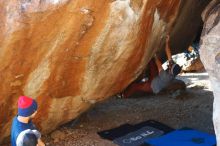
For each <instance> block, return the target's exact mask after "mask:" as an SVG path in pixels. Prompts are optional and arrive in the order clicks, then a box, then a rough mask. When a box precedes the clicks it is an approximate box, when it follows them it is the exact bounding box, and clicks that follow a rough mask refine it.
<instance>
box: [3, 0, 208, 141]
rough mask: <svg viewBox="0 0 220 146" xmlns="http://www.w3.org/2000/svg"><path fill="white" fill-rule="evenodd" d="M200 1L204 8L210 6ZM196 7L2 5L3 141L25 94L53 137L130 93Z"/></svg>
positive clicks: (74, 1)
mask: <svg viewBox="0 0 220 146" xmlns="http://www.w3.org/2000/svg"><path fill="white" fill-rule="evenodd" d="M195 1H198V2H199V4H201V3H202V4H201V5H200V8H203V7H204V5H206V3H207V1H205V2H201V1H200V0H195ZM191 2H192V1H191ZM185 4H187V5H185ZM180 6H181V9H180ZM193 6H195V3H194V1H193V2H192V4H191V5H190V1H187V3H186V1H180V0H169V1H167V0H90V1H88V0H43V1H42V0H1V1H0V19H1V21H0V31H1V33H0V83H1V84H0V113H1V114H0V142H2V140H3V139H4V138H6V137H7V136H9V134H10V125H11V120H12V118H13V116H15V115H16V113H17V99H18V97H19V95H27V96H31V97H33V98H35V99H36V100H37V101H38V103H39V111H38V115H37V117H36V119H35V121H34V122H35V123H36V124H37V126H38V127H39V128H40V129H41V130H42V131H43V132H50V131H51V130H53V129H54V128H56V127H57V126H59V125H61V124H63V123H65V122H68V121H70V120H72V119H74V118H76V117H77V116H78V115H79V114H81V113H82V112H84V111H86V110H87V109H88V108H89V107H91V105H93V104H94V103H96V102H98V101H101V100H104V99H106V98H107V97H109V96H111V95H113V94H115V93H117V92H119V91H121V90H122V89H124V88H125V87H126V86H127V85H128V84H129V83H130V82H131V81H133V80H134V79H135V78H136V77H137V76H138V75H139V74H140V73H141V71H142V70H143V68H144V67H145V66H146V64H147V63H148V61H149V60H150V59H151V57H152V56H153V55H154V53H155V52H156V51H157V50H159V49H160V48H163V44H164V43H163V42H164V41H163V40H164V37H165V35H166V34H167V31H170V30H172V29H171V28H172V27H174V26H178V28H179V27H181V25H184V21H183V23H180V24H179V23H177V22H175V20H178V19H180V18H181V17H183V18H188V17H189V15H190V18H191V15H192V16H194V17H198V15H200V14H195V15H194V14H190V13H184V15H180V14H181V12H182V11H184V12H185V10H190V9H194V7H193ZM192 12H193V11H192ZM177 18H178V19H177ZM186 20H187V19H186ZM190 21H191V19H190ZM192 21H193V20H192ZM195 21H196V19H195ZM174 22H175V23H174ZM186 22H187V21H186ZM194 23H196V22H194ZM187 24H188V23H187ZM184 26H185V25H184ZM189 26H190V24H189ZM175 30H178V29H175ZM171 32H172V34H175V32H173V31H171ZM188 33H189V31H187V35H188ZM190 33H191V35H194V34H193V33H194V32H193V30H192V31H190ZM177 34H178V35H182V37H183V38H184V32H182V33H177ZM172 36H174V35H172ZM187 40H188V42H190V41H192V38H190V37H187ZM187 47H188V46H187Z"/></svg>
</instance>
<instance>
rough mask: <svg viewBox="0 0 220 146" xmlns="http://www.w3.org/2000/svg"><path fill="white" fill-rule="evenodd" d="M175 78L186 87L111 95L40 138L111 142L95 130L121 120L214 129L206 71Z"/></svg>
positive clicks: (79, 145)
mask: <svg viewBox="0 0 220 146" xmlns="http://www.w3.org/2000/svg"><path fill="white" fill-rule="evenodd" d="M179 78H180V79H182V80H184V81H185V83H186V84H187V90H186V91H177V92H175V93H162V94H160V95H143V94H142V95H141V94H139V95H135V96H134V97H132V98H129V99H118V98H116V97H112V98H111V99H109V100H108V101H105V102H102V103H99V104H97V105H96V106H94V107H93V108H92V109H91V110H90V111H88V112H87V113H85V114H84V115H82V116H81V117H79V118H78V119H77V120H75V121H72V122H70V123H68V124H66V125H63V126H62V127H60V128H59V129H57V130H56V131H54V132H53V133H51V134H50V135H46V136H44V137H43V139H44V141H45V142H46V144H47V145H49V146H103V145H105V146H114V144H113V143H112V142H111V141H107V140H103V139H101V138H100V137H99V136H98V135H97V134H96V133H97V132H98V131H101V130H106V129H109V128H114V127H117V126H119V125H121V124H124V123H131V124H135V123H138V122H142V121H145V120H149V119H154V120H157V121H160V122H162V123H165V124H167V125H169V126H171V127H173V128H181V127H191V128H196V129H199V130H202V131H206V132H209V133H214V130H213V125H212V101H213V94H212V92H211V88H210V84H209V81H208V75H207V73H187V74H182V75H181V76H180V77H179Z"/></svg>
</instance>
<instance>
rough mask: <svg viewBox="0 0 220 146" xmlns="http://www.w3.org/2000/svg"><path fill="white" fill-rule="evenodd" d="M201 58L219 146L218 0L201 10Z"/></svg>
mask: <svg viewBox="0 0 220 146" xmlns="http://www.w3.org/2000/svg"><path fill="white" fill-rule="evenodd" d="M203 20H204V22H205V23H204V27H203V32H202V37H201V60H202V62H203V63H204V66H205V69H206V70H207V72H208V73H209V78H210V81H211V85H212V88H213V93H214V103H213V122H214V128H215V133H216V136H217V146H220V43H219V42H220V0H213V1H212V2H211V3H210V4H209V5H208V6H207V8H206V9H205V11H204V12H203Z"/></svg>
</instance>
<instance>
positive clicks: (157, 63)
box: [154, 55, 163, 72]
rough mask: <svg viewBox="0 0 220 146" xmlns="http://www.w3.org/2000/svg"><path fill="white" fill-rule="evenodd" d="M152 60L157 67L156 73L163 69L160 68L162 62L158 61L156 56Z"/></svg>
mask: <svg viewBox="0 0 220 146" xmlns="http://www.w3.org/2000/svg"><path fill="white" fill-rule="evenodd" d="M154 60H155V63H156V65H157V69H158V72H160V71H161V70H162V69H163V67H162V62H161V61H160V59H159V58H158V57H157V55H155V56H154Z"/></svg>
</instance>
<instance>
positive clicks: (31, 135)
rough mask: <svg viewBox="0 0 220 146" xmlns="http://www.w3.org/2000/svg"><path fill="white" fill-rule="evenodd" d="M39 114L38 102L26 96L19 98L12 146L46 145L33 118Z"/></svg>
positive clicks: (13, 123) (12, 129)
mask: <svg viewBox="0 0 220 146" xmlns="http://www.w3.org/2000/svg"><path fill="white" fill-rule="evenodd" d="M36 114H37V102H36V101H35V100H34V99H32V98H30V97H26V96H20V97H19V99H18V115H17V116H15V117H14V119H13V122H12V127H11V145H12V146H26V145H27V146H32V145H35V146H36V145H37V146H45V144H44V143H43V142H42V140H41V134H40V132H39V131H37V129H36V127H35V125H34V124H33V123H32V119H33V118H34V117H35V115H36Z"/></svg>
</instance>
